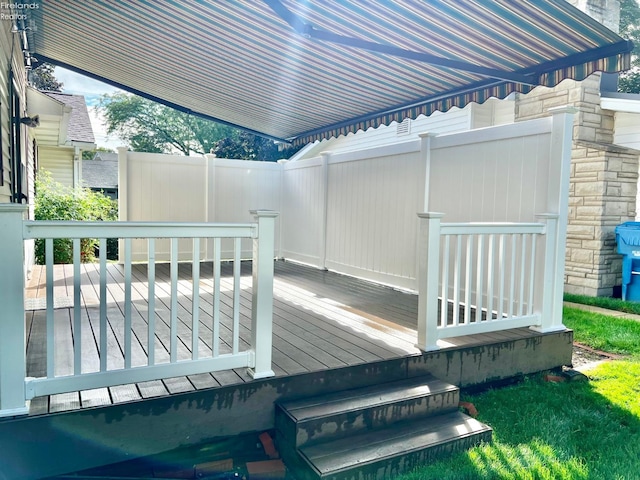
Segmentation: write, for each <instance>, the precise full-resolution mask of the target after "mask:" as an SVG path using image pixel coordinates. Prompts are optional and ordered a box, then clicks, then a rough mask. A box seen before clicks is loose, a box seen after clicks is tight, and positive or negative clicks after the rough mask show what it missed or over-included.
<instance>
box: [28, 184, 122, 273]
mask: <svg viewBox="0 0 640 480" xmlns="http://www.w3.org/2000/svg"><path fill="white" fill-rule="evenodd" d="M35 219H36V220H76V221H95V220H117V219H118V204H117V203H116V202H115V201H113V200H111V199H110V198H109V197H107V196H105V195H103V194H101V193H96V192H93V191H91V190H90V189H88V188H82V189H72V188H69V187H66V186H64V185H62V184H61V183H58V182H56V181H55V180H53V179H52V178H51V174H50V173H49V172H39V173H38V176H37V178H36V200H35ZM97 244H98V240H97V239H94V238H83V239H82V240H81V241H80V257H81V261H82V262H92V261H94V260H95V250H96V246H97ZM35 251H36V263H38V264H40V265H42V264H44V263H45V241H44V239H37V240H36V242H35ZM53 261H54V263H73V242H72V241H71V240H70V239H67V238H62V239H56V240H54V241H53Z"/></svg>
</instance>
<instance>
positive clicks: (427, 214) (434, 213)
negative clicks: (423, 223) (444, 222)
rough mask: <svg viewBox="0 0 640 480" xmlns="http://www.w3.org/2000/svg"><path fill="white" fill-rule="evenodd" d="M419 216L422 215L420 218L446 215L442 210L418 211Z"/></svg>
mask: <svg viewBox="0 0 640 480" xmlns="http://www.w3.org/2000/svg"><path fill="white" fill-rule="evenodd" d="M418 217H420V218H442V217H444V213H440V212H424V213H418Z"/></svg>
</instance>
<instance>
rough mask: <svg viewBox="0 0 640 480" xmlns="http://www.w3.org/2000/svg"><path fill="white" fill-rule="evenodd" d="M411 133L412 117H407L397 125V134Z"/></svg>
mask: <svg viewBox="0 0 640 480" xmlns="http://www.w3.org/2000/svg"><path fill="white" fill-rule="evenodd" d="M410 133H411V119H410V118H405V119H404V120H403V121H402V122H400V123H399V124H398V126H397V127H396V135H398V136H400V135H409V134H410Z"/></svg>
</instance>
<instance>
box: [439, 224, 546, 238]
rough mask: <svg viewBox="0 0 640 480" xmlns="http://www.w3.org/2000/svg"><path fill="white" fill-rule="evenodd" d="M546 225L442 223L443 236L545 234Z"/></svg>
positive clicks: (441, 231)
mask: <svg viewBox="0 0 640 480" xmlns="http://www.w3.org/2000/svg"><path fill="white" fill-rule="evenodd" d="M545 229H546V225H545V224H544V223H515V222H492V223H489V222H487V223H484V222H472V223H442V224H440V234H441V235H482V234H505V235H506V234H525V233H538V234H541V233H545Z"/></svg>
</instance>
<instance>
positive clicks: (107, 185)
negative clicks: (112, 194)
mask: <svg viewBox="0 0 640 480" xmlns="http://www.w3.org/2000/svg"><path fill="white" fill-rule="evenodd" d="M82 183H83V185H84V186H85V187H89V188H96V189H115V188H118V154H117V153H110V152H98V153H96V155H95V156H94V157H93V160H83V161H82Z"/></svg>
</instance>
